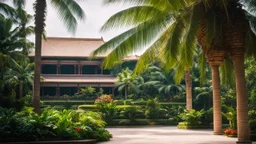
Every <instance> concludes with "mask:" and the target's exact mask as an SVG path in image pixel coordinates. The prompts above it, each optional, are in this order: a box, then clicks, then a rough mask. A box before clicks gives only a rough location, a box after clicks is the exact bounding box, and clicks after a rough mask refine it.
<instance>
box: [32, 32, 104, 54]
mask: <svg viewBox="0 0 256 144" xmlns="http://www.w3.org/2000/svg"><path fill="white" fill-rule="evenodd" d="M102 44H104V40H103V38H64V37H48V38H47V40H46V41H45V40H42V57H89V56H90V54H91V53H92V51H94V50H95V49H97V48H98V47H99V46H101V45H102ZM34 55H35V53H34V52H32V53H30V54H29V56H34ZM106 56H107V53H106V54H102V55H99V56H98V57H106Z"/></svg>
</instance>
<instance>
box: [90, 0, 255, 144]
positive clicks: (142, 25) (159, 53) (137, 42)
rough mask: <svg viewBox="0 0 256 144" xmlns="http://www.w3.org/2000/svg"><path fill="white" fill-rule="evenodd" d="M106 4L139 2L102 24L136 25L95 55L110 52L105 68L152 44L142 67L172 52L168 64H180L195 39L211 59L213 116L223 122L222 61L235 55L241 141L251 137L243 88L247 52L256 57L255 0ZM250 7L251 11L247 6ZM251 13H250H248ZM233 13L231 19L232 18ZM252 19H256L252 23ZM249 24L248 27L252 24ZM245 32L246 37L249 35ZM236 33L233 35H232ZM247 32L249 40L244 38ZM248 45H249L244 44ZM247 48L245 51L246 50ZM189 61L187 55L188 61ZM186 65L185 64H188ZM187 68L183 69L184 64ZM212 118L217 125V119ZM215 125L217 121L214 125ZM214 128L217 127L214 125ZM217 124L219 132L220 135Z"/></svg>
mask: <svg viewBox="0 0 256 144" xmlns="http://www.w3.org/2000/svg"><path fill="white" fill-rule="evenodd" d="M105 2H106V3H120V2H130V3H135V4H138V5H139V6H134V7H131V8H128V9H126V10H123V11H121V12H119V13H117V14H115V15H113V16H112V17H111V18H110V19H109V20H108V21H107V22H106V24H105V25H104V26H103V28H102V29H103V30H107V29H110V28H114V27H123V26H132V28H131V29H129V30H127V31H126V32H124V33H122V34H120V35H118V36H116V37H115V38H113V39H111V40H110V41H108V42H106V43H105V44H104V45H103V46H101V47H100V48H99V49H97V50H96V51H94V53H93V55H96V54H99V53H102V52H106V51H107V50H109V49H110V50H112V52H111V53H110V54H109V55H108V57H107V58H106V59H105V61H104V64H105V66H106V67H109V66H111V61H116V60H118V59H120V58H122V57H123V56H126V55H127V54H129V53H131V52H133V51H135V50H136V49H139V48H141V47H144V46H148V44H150V43H152V44H151V45H150V46H149V48H148V49H147V51H146V52H145V53H144V56H143V57H142V58H143V59H144V60H143V61H142V62H138V66H139V69H141V68H143V67H145V66H144V63H145V62H146V60H154V59H155V58H156V57H164V56H168V59H165V60H166V64H168V65H172V64H173V62H177V56H178V53H179V49H184V50H183V51H184V52H183V54H182V55H181V56H180V58H182V59H184V60H183V61H185V63H187V62H189V61H187V60H186V59H187V57H188V56H190V55H191V54H193V51H194V48H195V45H196V42H198V43H199V44H200V46H201V48H202V49H203V51H204V52H205V53H206V56H207V58H208V61H211V65H212V70H213V71H214V73H213V75H212V80H213V83H214V84H213V85H214V87H213V93H214V94H213V97H214V98H216V99H217V100H216V101H215V99H214V102H216V104H217V105H215V106H214V107H215V108H214V111H215V112H216V113H215V114H214V115H216V114H217V115H218V116H216V118H217V119H218V121H215V120H214V121H215V122H216V123H217V124H218V125H219V122H220V115H221V114H220V101H219V98H220V93H219V87H220V84H219V69H218V68H219V65H220V64H221V62H222V61H223V60H224V58H225V57H226V56H227V55H231V56H232V60H233V62H234V70H235V76H236V87H237V91H238V92H237V98H238V131H239V132H238V141H239V142H246V141H248V140H249V131H248V116H247V107H248V106H247V99H248V98H247V96H246V87H245V77H244V67H243V56H244V55H243V54H244V52H247V54H250V55H252V54H253V55H255V54H256V52H255V49H253V45H255V42H256V40H255V33H254V32H255V19H256V18H255V16H253V15H252V14H251V13H252V12H254V13H255V8H256V4H255V2H254V1H252V0H251V1H245V0H241V1H238V0H212V1H208V0H200V1H195V0H184V1H182V0H173V1H172V2H170V1H169V0H160V1H159V0H143V1H140V0H126V1H124V0H106V1H105ZM244 7H246V8H247V11H246V10H245V9H243V8H244ZM248 11H250V12H248ZM230 17H232V18H230ZM253 22H254V23H253ZM249 24H250V26H249ZM246 33H247V35H246ZM231 35H232V36H231ZM245 36H246V41H244V37H245ZM245 43H246V45H245ZM245 46H247V47H246V49H244V48H245ZM188 60H189V59H188ZM184 66H186V65H184ZM183 68H184V67H183ZM215 122H214V123H215ZM216 123H215V124H216ZM214 130H215V127H214ZM219 130H220V127H219V126H218V129H217V132H216V133H219Z"/></svg>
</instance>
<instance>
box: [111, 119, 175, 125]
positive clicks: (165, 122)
mask: <svg viewBox="0 0 256 144" xmlns="http://www.w3.org/2000/svg"><path fill="white" fill-rule="evenodd" d="M107 125H108V126H132V125H133V126H137V125H172V126H176V125H177V122H176V121H175V120H174V119H173V118H169V119H135V120H134V121H131V120H130V119H113V120H112V121H111V122H110V123H108V124H107Z"/></svg>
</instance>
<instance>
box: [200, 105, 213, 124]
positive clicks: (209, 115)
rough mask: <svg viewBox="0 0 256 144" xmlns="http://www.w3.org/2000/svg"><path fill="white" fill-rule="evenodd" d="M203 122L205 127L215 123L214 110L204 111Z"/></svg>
mask: <svg viewBox="0 0 256 144" xmlns="http://www.w3.org/2000/svg"><path fill="white" fill-rule="evenodd" d="M201 122H202V124H203V125H211V124H212V122H213V109H212V108H210V109H209V110H206V111H204V113H203V115H202V117H201Z"/></svg>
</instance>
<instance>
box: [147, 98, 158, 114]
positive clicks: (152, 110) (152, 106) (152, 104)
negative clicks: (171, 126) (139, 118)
mask: <svg viewBox="0 0 256 144" xmlns="http://www.w3.org/2000/svg"><path fill="white" fill-rule="evenodd" d="M159 112H160V105H159V102H158V100H157V99H156V98H155V99H151V100H148V101H147V105H146V111H145V115H146V118H150V119H157V118H159Z"/></svg>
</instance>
